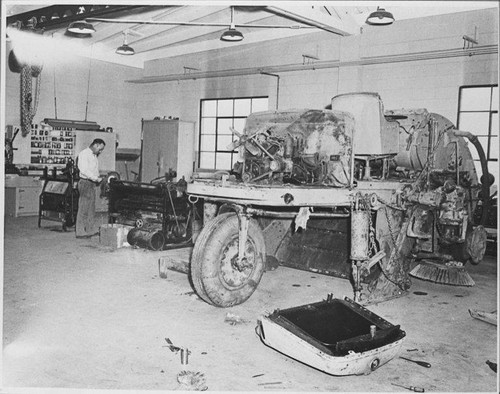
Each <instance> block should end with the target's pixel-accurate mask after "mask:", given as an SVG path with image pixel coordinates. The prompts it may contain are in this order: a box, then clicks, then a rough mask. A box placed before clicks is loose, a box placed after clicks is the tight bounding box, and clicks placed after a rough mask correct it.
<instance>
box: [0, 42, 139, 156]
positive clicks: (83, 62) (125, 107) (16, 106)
mask: <svg viewBox="0 0 500 394" xmlns="http://www.w3.org/2000/svg"><path fill="white" fill-rule="evenodd" d="M6 49H7V51H6V54H7V57H8V54H9V52H10V49H11V48H9V46H7V48H6ZM5 64H6V85H5V89H6V95H5V96H6V103H5V124H7V125H9V124H12V125H20V123H21V121H20V74H19V73H13V72H11V71H10V70H9V67H8V66H7V64H8V62H7V61H6V63H5ZM89 69H90V84H89V83H88V82H89ZM141 74H142V70H140V69H137V68H132V67H125V66H120V65H116V64H112V63H105V62H101V61H96V60H92V62H91V63H90V62H89V59H88V58H83V57H75V58H63V59H61V61H58V62H55V65H54V64H48V65H44V67H43V69H42V73H41V83H40V96H39V104H38V109H37V112H36V114H35V117H34V119H33V123H39V122H40V121H42V120H43V119H45V118H55V117H56V112H55V110H56V105H55V102H54V96H55V97H56V99H57V118H58V119H70V120H85V117H87V120H88V121H94V122H97V123H98V124H99V125H100V126H101V127H104V128H105V127H112V128H113V130H114V132H116V133H118V136H119V142H120V147H132V148H133V147H137V146H138V145H139V141H140V130H141V114H140V112H138V108H137V103H138V101H140V100H141V97H139V96H138V95H136V94H135V92H134V89H133V86H131V85H130V84H128V83H126V82H125V81H126V80H128V79H133V78H138V77H140V76H141ZM54 81H55V94H54ZM34 91H35V79H33V92H34ZM87 91H88V109H86V107H87ZM86 112H87V113H86ZM20 138H22V137H21V135H20V134H18V136H17V137H16V140H15V143H16V142H17V143H21V141H17V140H18V139H20Z"/></svg>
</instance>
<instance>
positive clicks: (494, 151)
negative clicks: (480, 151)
mask: <svg viewBox="0 0 500 394" xmlns="http://www.w3.org/2000/svg"><path fill="white" fill-rule="evenodd" d="M492 159H495V160H498V136H497V137H491V141H490V156H489V157H488V160H492ZM495 164H496V163H495Z"/></svg>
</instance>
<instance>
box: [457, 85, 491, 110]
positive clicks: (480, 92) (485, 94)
mask: <svg viewBox="0 0 500 394" xmlns="http://www.w3.org/2000/svg"><path fill="white" fill-rule="evenodd" d="M490 95H491V88H490V87H486V88H463V89H462V90H461V97H460V111H478V110H479V111H489V110H490Z"/></svg>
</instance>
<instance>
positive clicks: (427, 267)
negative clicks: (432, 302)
mask: <svg viewBox="0 0 500 394" xmlns="http://www.w3.org/2000/svg"><path fill="white" fill-rule="evenodd" d="M410 275H411V276H413V277H414V278H417V279H422V280H427V281H430V282H434V283H440V284H444V285H452V286H468V287H471V286H474V285H475V282H474V280H473V279H472V278H471V276H470V275H469V273H468V272H467V271H466V270H465V268H464V267H462V266H457V265H445V264H440V263H436V262H433V261H428V260H422V261H421V262H420V263H419V264H418V265H417V266H416V267H415V268H413V269H412V270H411V271H410Z"/></svg>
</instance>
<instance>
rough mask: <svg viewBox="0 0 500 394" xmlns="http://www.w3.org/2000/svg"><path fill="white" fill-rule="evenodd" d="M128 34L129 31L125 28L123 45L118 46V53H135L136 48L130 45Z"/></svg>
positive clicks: (128, 54) (126, 54)
mask: <svg viewBox="0 0 500 394" xmlns="http://www.w3.org/2000/svg"><path fill="white" fill-rule="evenodd" d="M127 35H128V31H127V30H125V31H124V32H123V44H122V45H121V46H119V47H118V48H116V53H117V54H118V55H125V56H130V55H135V51H134V48H132V47H131V46H129V45H128V43H127Z"/></svg>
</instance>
